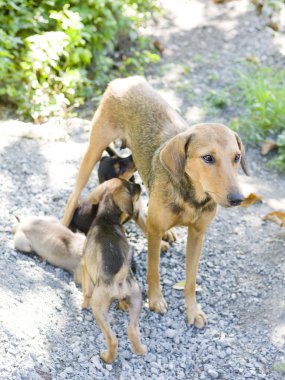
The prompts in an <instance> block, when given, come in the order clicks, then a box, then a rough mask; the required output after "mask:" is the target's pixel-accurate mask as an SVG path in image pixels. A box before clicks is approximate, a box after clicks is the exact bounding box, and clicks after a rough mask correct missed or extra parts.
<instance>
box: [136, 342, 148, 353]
mask: <svg viewBox="0 0 285 380" xmlns="http://www.w3.org/2000/svg"><path fill="white" fill-rule="evenodd" d="M133 350H134V353H135V354H136V355H144V354H145V353H146V352H147V348H146V346H144V345H143V344H140V345H139V346H136V347H133Z"/></svg>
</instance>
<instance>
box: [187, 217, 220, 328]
mask: <svg viewBox="0 0 285 380" xmlns="http://www.w3.org/2000/svg"><path fill="white" fill-rule="evenodd" d="M214 215H215V212H214V213H208V214H206V215H204V216H202V217H201V220H200V221H199V222H198V223H196V224H195V225H191V226H189V227H188V238H187V248H186V284H185V288H184V293H185V304H186V314H187V319H188V322H189V323H190V324H191V325H194V326H196V327H198V328H202V327H204V326H205V324H206V323H207V318H206V315H205V314H204V312H203V311H202V310H201V308H200V306H199V305H198V304H197V301H196V277H197V271H198V266H199V259H200V255H201V250H202V244H203V240H204V234H205V231H206V229H207V227H208V225H209V223H210V221H211V220H212V219H213V217H214Z"/></svg>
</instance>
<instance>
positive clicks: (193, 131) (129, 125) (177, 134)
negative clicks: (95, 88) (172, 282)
mask: <svg viewBox="0 0 285 380" xmlns="http://www.w3.org/2000/svg"><path fill="white" fill-rule="evenodd" d="M117 138H121V139H123V140H126V142H127V145H128V147H129V148H130V149H131V150H132V155H133V159H134V162H135V165H136V167H137V169H138V172H139V174H140V176H141V177H142V180H143V182H144V184H145V185H146V187H147V188H148V191H149V198H150V199H149V207H148V216H147V238H148V275H147V277H148V286H149V289H148V297H149V306H150V308H151V309H152V310H154V311H156V312H165V311H166V303H165V301H164V298H163V296H162V292H161V289H160V280H159V247H160V242H161V237H162V235H163V233H164V232H165V231H167V230H168V229H169V228H171V227H173V226H176V225H184V226H187V227H188V240H187V249H186V285H185V302H186V311H187V317H188V321H189V323H190V324H194V325H195V326H196V327H199V328H201V327H203V326H204V325H205V323H206V317H205V314H204V313H203V311H202V310H201V309H200V307H199V305H198V304H197V301H196V292H195V289H196V274H197V269H198V264H199V258H200V254H201V248H202V242H203V238H204V234H205V232H206V229H207V227H208V225H209V223H210V222H211V221H212V219H213V218H214V216H215V213H216V207H217V204H219V205H221V206H224V207H231V206H236V205H239V204H240V203H241V202H242V200H243V196H242V194H241V190H240V187H239V185H238V183H237V179H236V174H237V170H238V167H239V164H240V163H241V166H242V168H243V170H244V172H245V173H246V174H247V166H246V160H245V152H244V148H243V144H242V142H241V140H240V138H239V137H238V135H237V134H235V133H234V132H232V131H231V130H230V129H228V128H227V127H225V126H224V125H221V124H198V125H194V126H192V127H190V128H188V127H187V125H186V124H185V122H184V120H183V119H182V118H181V117H180V116H179V115H178V114H177V113H176V112H175V111H174V110H173V109H172V108H171V107H170V106H169V105H168V104H167V102H166V101H165V100H164V99H162V98H161V97H160V96H159V95H158V94H157V93H156V92H155V91H154V90H153V88H152V87H151V86H150V85H149V84H148V83H147V82H146V81H145V80H144V79H143V78H140V77H131V78H127V79H116V80H114V81H113V82H111V83H110V84H109V86H108V88H107V90H106V92H105V94H104V95H103V98H102V101H101V103H100V105H99V107H98V109H97V111H96V113H95V115H94V118H93V121H92V129H91V133H90V139H89V145H88V149H87V151H86V153H85V155H84V157H83V160H82V162H81V165H80V168H79V173H78V176H77V180H76V184H75V189H74V191H73V193H72V194H71V196H70V198H69V200H68V204H67V208H66V210H65V214H64V218H63V224H64V225H68V224H69V223H70V220H71V218H72V214H73V212H74V209H75V207H76V205H77V201H78V198H79V195H80V193H81V191H82V189H83V188H84V186H85V185H86V183H87V181H88V178H89V176H90V173H91V171H92V169H93V167H94V165H95V164H96V162H97V161H98V160H99V159H100V157H101V154H102V152H103V150H104V149H105V148H106V146H108V145H109V144H110V143H111V142H112V141H114V140H115V139H117Z"/></svg>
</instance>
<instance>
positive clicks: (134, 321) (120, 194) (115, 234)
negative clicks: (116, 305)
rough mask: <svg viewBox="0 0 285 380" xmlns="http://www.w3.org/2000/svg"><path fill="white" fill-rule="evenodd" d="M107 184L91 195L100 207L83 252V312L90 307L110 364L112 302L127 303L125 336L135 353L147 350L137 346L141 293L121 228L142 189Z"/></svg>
mask: <svg viewBox="0 0 285 380" xmlns="http://www.w3.org/2000/svg"><path fill="white" fill-rule="evenodd" d="M108 182H109V184H110V185H109V186H108V187H106V186H104V184H103V185H101V186H99V187H98V188H97V189H96V190H95V191H94V192H93V197H94V200H95V201H96V203H98V202H100V203H99V206H98V212H97V215H96V218H95V220H94V222H93V223H92V226H91V228H90V230H89V232H88V234H87V238H86V244H85V247H84V252H83V258H82V288H83V296H84V300H83V304H82V308H85V307H88V305H89V303H90V306H91V308H92V311H93V314H94V317H95V318H96V321H97V323H98V325H99V327H100V329H101V330H102V332H103V334H104V335H105V338H106V341H107V345H108V350H107V351H102V352H101V354H100V357H101V359H103V360H104V361H105V362H107V363H111V362H113V360H114V359H115V357H116V355H117V349H118V341H117V338H116V336H115V334H114V333H113V331H112V330H111V327H110V325H109V322H108V318H107V313H108V310H109V307H110V304H111V303H112V301H113V300H115V299H119V300H123V299H124V300H126V301H127V304H128V309H129V313H130V325H129V328H128V335H129V339H130V341H131V343H132V346H133V350H134V352H135V353H136V354H138V355H142V354H144V353H145V352H146V348H145V347H144V346H143V345H142V344H141V342H140V336H139V325H138V318H139V313H140V309H141V292H140V289H139V285H138V283H137V281H136V280H135V278H134V276H133V272H132V269H131V261H132V250H131V249H130V246H129V244H128V241H127V238H126V236H125V233H124V229H123V226H122V222H123V221H124V220H125V218H126V216H129V217H132V216H133V211H134V204H135V202H136V200H137V198H138V197H139V196H140V192H141V187H140V185H138V184H135V183H131V182H128V181H125V180H119V179H112V180H110V181H108ZM110 190H111V191H110Z"/></svg>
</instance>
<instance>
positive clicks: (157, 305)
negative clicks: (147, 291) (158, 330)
mask: <svg viewBox="0 0 285 380" xmlns="http://www.w3.org/2000/svg"><path fill="white" fill-rule="evenodd" d="M148 304H149V309H150V310H152V311H154V312H155V313H161V314H165V313H166V311H167V303H166V302H165V299H164V298H163V296H162V295H161V296H157V297H152V298H150V299H149V302H148Z"/></svg>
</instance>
